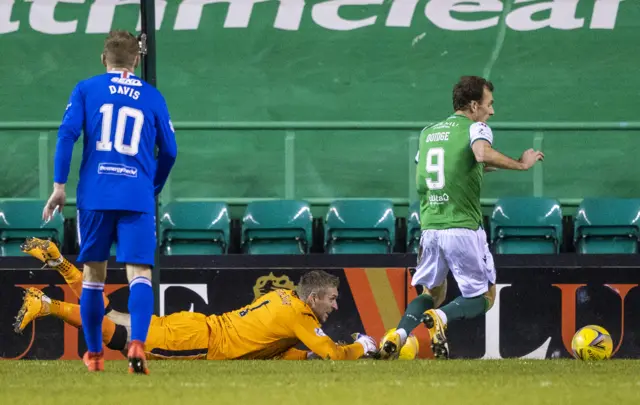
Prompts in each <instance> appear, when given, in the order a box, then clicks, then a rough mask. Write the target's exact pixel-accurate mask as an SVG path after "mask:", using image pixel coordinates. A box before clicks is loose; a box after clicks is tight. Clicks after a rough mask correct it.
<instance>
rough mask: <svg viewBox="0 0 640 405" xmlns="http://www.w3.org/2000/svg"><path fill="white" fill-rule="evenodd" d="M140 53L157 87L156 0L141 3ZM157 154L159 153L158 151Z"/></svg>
mask: <svg viewBox="0 0 640 405" xmlns="http://www.w3.org/2000/svg"><path fill="white" fill-rule="evenodd" d="M140 20H141V29H142V30H141V31H142V32H141V33H140V48H141V49H140V51H141V53H142V80H144V81H146V82H147V83H149V84H150V85H152V86H154V87H157V80H156V5H155V2H154V0H142V1H141V2H140ZM156 152H157V151H156ZM159 211H160V210H159V196H156V238H157V240H158V242H157V243H156V254H155V260H154V261H155V266H153V269H152V271H151V285H152V287H153V296H154V298H155V299H154V300H153V312H154V313H155V314H156V315H160V238H161V235H160V214H159Z"/></svg>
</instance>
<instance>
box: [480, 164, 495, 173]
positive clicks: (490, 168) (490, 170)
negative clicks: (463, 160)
mask: <svg viewBox="0 0 640 405" xmlns="http://www.w3.org/2000/svg"><path fill="white" fill-rule="evenodd" d="M483 170H484V172H485V173H491V172H495V171H496V170H498V168H497V167H493V166H489V165H488V164H486V163H485V165H484V169H483Z"/></svg>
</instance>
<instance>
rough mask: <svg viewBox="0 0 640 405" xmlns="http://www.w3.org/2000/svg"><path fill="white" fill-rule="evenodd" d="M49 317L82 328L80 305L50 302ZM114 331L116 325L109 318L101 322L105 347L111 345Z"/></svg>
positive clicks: (56, 301)
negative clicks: (51, 316)
mask: <svg viewBox="0 0 640 405" xmlns="http://www.w3.org/2000/svg"><path fill="white" fill-rule="evenodd" d="M50 310H51V315H53V316H55V317H57V318H60V319H62V320H63V321H64V322H65V323H68V324H69V325H71V326H75V327H76V328H81V327H82V318H81V317H80V305H76V304H71V303H69V302H64V301H58V300H51V304H50ZM115 331H116V324H115V323H113V321H112V320H111V319H109V318H106V317H105V318H104V319H103V320H102V341H103V342H104V344H106V345H107V346H108V345H109V343H111V339H112V338H113V335H114V334H115Z"/></svg>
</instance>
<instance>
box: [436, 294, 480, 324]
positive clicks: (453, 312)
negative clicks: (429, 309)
mask: <svg viewBox="0 0 640 405" xmlns="http://www.w3.org/2000/svg"><path fill="white" fill-rule="evenodd" d="M488 307H489V301H488V300H487V298H486V297H485V296H484V295H481V296H479V297H474V298H464V297H457V298H456V299H455V300H453V301H451V302H450V303H448V304H447V305H445V306H443V307H442V308H440V310H441V311H442V312H444V314H445V315H446V316H447V323H451V321H457V320H459V319H471V318H475V317H476V316H480V315H482V314H484V313H485V312H487V308H488Z"/></svg>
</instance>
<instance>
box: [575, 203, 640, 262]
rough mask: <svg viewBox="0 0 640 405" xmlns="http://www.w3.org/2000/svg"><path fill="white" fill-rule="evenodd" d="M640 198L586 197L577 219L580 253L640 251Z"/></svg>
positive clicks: (577, 239) (578, 251)
mask: <svg viewBox="0 0 640 405" xmlns="http://www.w3.org/2000/svg"><path fill="white" fill-rule="evenodd" d="M639 238H640V199H631V198H628V199H626V198H619V199H618V198H586V199H584V200H583V201H582V203H581V204H580V206H579V207H578V212H577V215H576V218H575V221H574V244H575V247H576V252H577V253H583V254H597V253H600V254H602V253H608V254H614V253H619V254H629V253H638V240H639Z"/></svg>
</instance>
